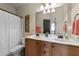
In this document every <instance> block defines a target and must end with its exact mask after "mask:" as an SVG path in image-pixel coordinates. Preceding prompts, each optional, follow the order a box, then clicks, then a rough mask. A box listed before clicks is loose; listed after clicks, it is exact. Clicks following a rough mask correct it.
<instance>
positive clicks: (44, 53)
mask: <svg viewBox="0 0 79 59" xmlns="http://www.w3.org/2000/svg"><path fill="white" fill-rule="evenodd" d="M41 55H42V56H50V55H51V49H50V48H43V49H42V51H41Z"/></svg>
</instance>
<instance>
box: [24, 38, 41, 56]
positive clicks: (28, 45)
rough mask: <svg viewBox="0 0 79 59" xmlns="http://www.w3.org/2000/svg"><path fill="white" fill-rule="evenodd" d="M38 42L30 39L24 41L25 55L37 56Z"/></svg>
mask: <svg viewBox="0 0 79 59" xmlns="http://www.w3.org/2000/svg"><path fill="white" fill-rule="evenodd" d="M39 53H40V51H39V46H38V41H36V40H32V39H26V40H25V55H28V56H37V55H39Z"/></svg>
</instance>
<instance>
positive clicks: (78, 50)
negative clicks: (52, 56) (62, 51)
mask: <svg viewBox="0 0 79 59" xmlns="http://www.w3.org/2000/svg"><path fill="white" fill-rule="evenodd" d="M68 55H69V56H79V47H75V46H68Z"/></svg>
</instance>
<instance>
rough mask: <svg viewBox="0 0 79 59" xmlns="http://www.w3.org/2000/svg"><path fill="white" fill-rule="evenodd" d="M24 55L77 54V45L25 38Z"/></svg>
mask: <svg viewBox="0 0 79 59" xmlns="http://www.w3.org/2000/svg"><path fill="white" fill-rule="evenodd" d="M25 55H26V56H79V47H75V46H70V45H63V44H59V43H52V42H46V41H41V40H35V39H28V38H26V39H25Z"/></svg>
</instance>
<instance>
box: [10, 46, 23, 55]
mask: <svg viewBox="0 0 79 59" xmlns="http://www.w3.org/2000/svg"><path fill="white" fill-rule="evenodd" d="M23 48H24V45H17V46H16V47H14V48H12V49H11V50H10V51H9V52H10V53H9V56H20V52H21V50H22V49H23Z"/></svg>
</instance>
